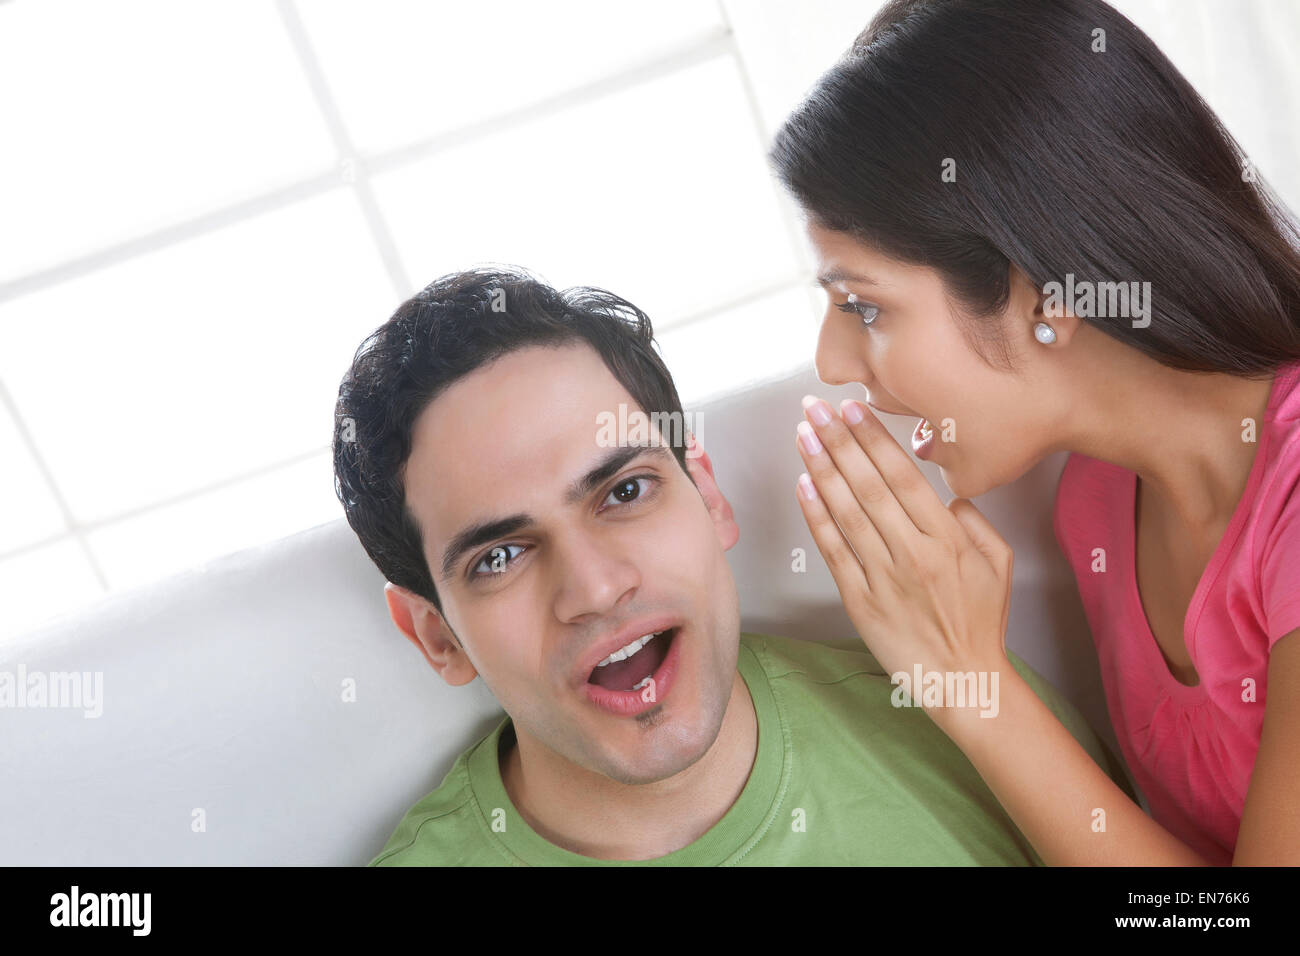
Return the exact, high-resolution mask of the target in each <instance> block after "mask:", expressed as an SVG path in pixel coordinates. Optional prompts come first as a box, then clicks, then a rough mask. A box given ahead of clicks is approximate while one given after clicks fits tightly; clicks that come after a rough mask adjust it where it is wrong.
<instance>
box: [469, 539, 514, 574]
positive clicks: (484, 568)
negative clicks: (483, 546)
mask: <svg viewBox="0 0 1300 956" xmlns="http://www.w3.org/2000/svg"><path fill="white" fill-rule="evenodd" d="M511 549H514V550H515V551H517V552H521V551H523V550H524V549H523V547H522V546H521V545H518V544H498V545H497V546H496V547H495V548H493V549H492V550H491V551H489V552H488V553H487V554H485V555H484V556H483V560H481V561H479V563H478V564H477V565H475V566H474V573H475V574H501V573H502V572H504V571H505V570H506V569H507V568H508V567H509V566H510V562H511V561H512V560H513V558H512V557H511V554H510V551H511Z"/></svg>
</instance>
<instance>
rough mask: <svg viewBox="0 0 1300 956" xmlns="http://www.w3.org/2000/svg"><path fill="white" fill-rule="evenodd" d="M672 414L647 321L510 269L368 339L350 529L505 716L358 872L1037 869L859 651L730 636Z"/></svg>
mask: <svg viewBox="0 0 1300 956" xmlns="http://www.w3.org/2000/svg"><path fill="white" fill-rule="evenodd" d="M620 406H622V409H621V410H620ZM665 413H666V416H667V417H657V416H660V415H664V414H665ZM637 414H642V415H646V416H647V417H648V418H650V419H651V422H650V426H649V428H648V429H646V428H641V429H637V428H633V429H629V430H628V433H627V434H616V433H614V431H612V430H611V428H610V423H611V422H613V421H622V422H625V423H626V422H629V421H636V415H637ZM674 415H675V417H674ZM681 420H682V416H681V403H680V401H679V399H678V396H677V391H676V388H675V387H674V385H673V382H672V378H671V376H670V375H669V374H668V370H667V369H666V368H665V367H664V364H663V362H662V360H661V359H660V358H659V356H658V354H657V353H656V351H655V349H654V346H653V333H652V329H651V326H650V322H649V320H648V318H647V317H646V316H645V315H644V314H643V313H641V312H640V311H639V310H638V309H636V308H635V307H634V306H633V305H631V304H630V303H628V302H626V301H624V300H622V299H620V298H618V297H616V296H613V295H610V294H608V293H605V292H601V291H599V290H592V289H577V290H568V291H567V292H564V293H560V292H557V291H556V290H554V289H552V288H549V287H548V286H546V285H544V284H543V283H541V282H538V281H536V280H535V279H533V278H531V277H530V276H528V275H526V274H524V273H517V272H510V271H500V270H496V271H472V272H467V273H461V274H456V275H451V276H446V277H444V278H442V279H439V280H437V281H435V282H434V283H432V284H431V285H429V286H428V287H427V288H426V289H424V290H423V291H422V292H421V293H419V294H418V295H417V296H415V297H414V298H412V299H411V300H409V301H408V302H406V303H404V304H403V305H402V306H401V307H400V308H399V309H398V310H397V312H396V313H395V314H394V315H393V317H392V318H391V319H390V320H389V321H388V322H387V323H386V324H385V325H383V326H381V327H380V328H379V329H378V330H377V331H376V332H375V333H374V334H373V335H371V336H370V337H369V338H368V339H367V340H366V342H365V343H363V345H362V347H361V348H360V349H359V350H358V352H357V355H356V357H355V359H354V361H353V364H352V367H351V369H350V370H349V371H348V373H347V375H346V376H345V377H344V380H343V383H342V386H341V387H340V390H339V401H338V407H337V412H336V425H337V431H336V438H335V444H334V462H335V475H336V490H337V492H338V495H339V498H340V500H341V501H342V502H343V504H344V508H345V511H346V513H347V518H348V521H349V523H350V524H351V526H352V528H353V529H354V530H355V531H356V533H357V535H358V537H359V538H360V539H361V542H362V544H363V545H364V546H365V548H366V551H367V552H368V553H369V554H370V556H371V558H372V559H373V560H374V561H375V563H376V564H377V565H378V566H379V568H380V570H381V571H382V572H383V573H384V575H385V577H386V578H387V580H388V582H389V583H388V585H387V587H386V592H385V593H386V596H387V600H388V606H389V610H390V613H391V615H392V618H393V621H394V623H395V624H396V625H397V627H398V629H399V630H400V631H401V632H402V633H403V634H405V635H406V637H407V638H408V639H410V641H411V642H412V643H413V644H414V645H415V646H416V647H417V648H419V650H420V651H421V652H422V653H423V655H424V657H425V658H426V659H427V660H428V662H429V664H430V665H431V666H432V667H433V668H434V669H435V670H436V671H437V672H438V673H439V674H440V675H441V676H442V677H443V679H444V680H446V681H447V683H449V684H451V685H456V686H458V685H461V684H466V683H468V682H469V681H471V680H473V679H474V678H475V677H476V676H477V677H481V678H482V679H483V681H484V683H485V684H486V685H487V687H488V688H489V689H490V690H491V691H492V693H493V694H494V695H495V697H496V699H497V700H498V701H500V703H501V705H502V707H503V708H504V709H505V711H506V713H507V715H508V716H507V717H506V718H505V719H504V720H503V721H502V722H501V724H500V725H499V726H498V727H497V729H496V730H495V731H494V732H493V733H491V734H490V735H488V736H487V737H486V738H484V739H482V740H480V741H479V742H478V743H476V744H475V745H474V746H472V747H470V748H469V749H468V750H467V751H465V752H464V753H463V754H462V755H461V756H460V758H459V759H458V760H457V762H456V764H455V766H454V767H453V768H452V770H451V771H450V772H449V773H448V775H447V776H446V778H445V779H444V780H443V782H442V784H441V785H440V786H439V787H438V789H437V790H435V791H434V792H432V793H430V794H429V795H428V796H426V797H425V798H424V799H423V800H421V801H420V802H419V803H418V804H417V805H416V806H415V807H413V808H412V809H411V810H410V811H409V812H408V813H407V814H406V816H405V817H404V818H403V819H402V821H401V822H400V823H399V825H398V827H397V829H396V831H395V832H394V833H393V835H392V837H391V839H390V840H389V841H388V843H387V845H386V846H385V847H384V848H383V850H382V851H381V852H380V853H379V854H378V855H377V856H376V857H375V858H374V859H373V860H372V861H371V865H377V866H412V865H449V864H452V865H456V864H459V865H479V864H485V865H497V864H540V865H555V864H560V865H565V864H582V865H595V864H602V863H603V864H610V863H618V862H622V863H628V862H644V863H654V864H681V865H716V864H734V863H747V864H759V865H762V864H804V863H807V864H1032V863H1039V862H1041V860H1039V858H1038V857H1037V856H1036V855H1035V853H1034V851H1033V849H1032V848H1031V847H1030V844H1029V842H1028V841H1027V840H1026V839H1025V838H1024V837H1023V836H1022V835H1021V834H1020V832H1019V831H1018V830H1017V829H1016V827H1015V825H1014V824H1013V823H1012V821H1011V820H1010V818H1009V817H1008V816H1007V815H1006V813H1005V812H1004V811H1003V810H1002V809H1001V807H1000V806H999V804H998V802H997V800H996V799H995V798H994V796H993V794H992V793H991V792H990V791H989V790H988V788H987V787H986V786H985V785H984V783H983V781H982V780H981V779H980V777H979V775H978V774H977V773H976V772H975V770H974V768H973V767H972V766H971V764H970V763H969V761H967V759H966V758H965V757H964V755H963V754H962V753H961V752H960V750H958V749H957V748H956V747H955V746H954V745H953V744H952V743H951V742H950V741H949V740H948V738H947V737H946V736H945V735H944V733H943V732H942V731H941V730H939V729H938V728H937V727H936V726H935V725H934V724H933V722H932V721H931V720H930V719H929V718H928V717H927V716H926V715H925V714H924V713H923V712H922V711H921V710H920V709H919V708H913V707H898V706H896V702H897V700H898V695H897V694H895V693H894V687H893V685H892V683H891V681H890V678H889V677H888V676H887V675H886V674H885V673H884V672H883V671H882V670H881V669H880V668H879V666H878V665H877V664H876V661H875V660H874V658H872V657H871V655H870V654H869V653H867V651H866V649H865V647H863V645H862V642H861V641H857V640H853V641H849V642H846V644H845V646H844V647H841V648H836V647H830V646H827V645H822V644H814V643H807V642H801V641H794V640H790V639H786V638H781V637H771V636H762V635H751V634H741V632H740V610H739V607H738V600H737V592H736V587H735V582H734V581H733V579H732V576H731V571H730V568H729V566H728V564H727V561H726V556H725V552H726V550H727V549H729V548H731V547H732V546H733V545H734V544H735V543H736V541H737V538H738V535H739V530H738V528H737V526H736V523H735V521H734V519H733V517H732V511H731V507H730V505H729V504H728V503H727V500H726V498H725V497H724V496H723V495H722V493H721V491H720V490H719V489H718V486H717V484H716V482H715V481H714V475H713V466H712V463H711V462H710V460H709V458H708V456H707V454H704V452H703V449H702V448H700V446H699V445H698V444H696V443H694V442H693V440H691V439H689V438H687V437H683V436H682V435H681V433H680V432H678V433H677V434H671V432H673V429H669V430H668V432H669V434H665V433H664V432H663V431H662V430H661V429H659V428H658V427H656V424H655V423H663V422H665V421H666V422H681ZM1013 663H1014V664H1015V666H1016V667H1017V669H1018V670H1020V671H1021V673H1022V674H1025V675H1026V678H1027V679H1029V680H1030V681H1031V682H1032V683H1033V685H1034V687H1035V689H1036V690H1037V691H1038V692H1039V694H1040V696H1041V697H1043V699H1044V700H1045V701H1046V702H1047V703H1048V704H1049V706H1050V707H1051V708H1052V709H1053V711H1055V712H1056V713H1057V714H1058V715H1060V716H1061V717H1062V719H1063V720H1064V721H1065V722H1066V723H1067V726H1069V727H1071V729H1072V732H1073V733H1074V734H1075V735H1076V737H1077V738H1078V739H1079V740H1080V742H1081V743H1083V744H1084V746H1085V747H1087V748H1088V749H1089V752H1090V753H1092V754H1093V756H1094V759H1096V760H1097V761H1098V763H1099V764H1100V765H1101V766H1103V767H1105V768H1106V769H1107V770H1108V772H1110V773H1111V775H1112V777H1114V779H1116V780H1117V781H1118V782H1120V783H1121V785H1122V786H1125V787H1126V786H1127V785H1126V784H1124V783H1123V774H1122V772H1121V771H1120V770H1119V769H1118V766H1117V764H1115V763H1114V761H1113V757H1112V756H1111V755H1110V754H1109V752H1108V751H1107V750H1106V748H1105V747H1104V745H1102V744H1101V742H1100V741H1099V740H1098V739H1097V738H1096V737H1095V735H1094V734H1093V733H1092V731H1091V730H1090V729H1089V728H1088V727H1087V724H1086V723H1085V722H1084V721H1083V719H1082V717H1081V716H1080V715H1079V714H1078V713H1077V712H1076V711H1075V710H1074V709H1073V708H1072V707H1071V706H1070V705H1069V704H1068V703H1067V702H1065V701H1064V700H1062V699H1060V698H1059V697H1058V696H1057V695H1056V694H1055V692H1054V691H1053V690H1052V689H1051V688H1050V687H1049V686H1048V685H1047V684H1046V683H1045V682H1044V681H1042V679H1041V678H1039V677H1037V675H1034V674H1033V673H1032V671H1028V668H1027V666H1026V665H1024V664H1023V662H1020V661H1018V660H1014V661H1013ZM994 719H996V718H994ZM1090 822H1091V821H1090V820H1081V821H1080V824H1079V825H1080V826H1088V825H1089V823H1090Z"/></svg>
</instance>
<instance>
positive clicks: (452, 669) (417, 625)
mask: <svg viewBox="0 0 1300 956" xmlns="http://www.w3.org/2000/svg"><path fill="white" fill-rule="evenodd" d="M384 598H385V599H386V600H387V601H388V613H389V615H390V616H391V617H392V618H393V623H394V624H396V625H397V629H398V630H399V631H401V632H402V633H403V634H405V635H406V637H407V639H408V640H409V641H410V642H411V643H412V644H414V645H415V646H416V647H417V648H419V650H420V652H421V653H422V654H423V655H424V657H425V659H426V660H427V661H428V662H429V664H430V665H431V666H432V667H433V669H434V670H436V671H437V672H438V673H439V674H440V675H442V679H443V680H445V681H446V682H447V683H448V684H450V685H451V686H452V687H459V686H460V685H462V684H468V683H469V682H470V681H472V680H473V679H474V678H475V677H477V676H478V670H477V669H476V668H475V667H474V665H473V663H471V661H470V659H469V656H468V655H466V653H465V649H464V648H462V647H461V646H460V641H459V640H457V638H456V635H455V634H454V633H453V632H452V630H451V627H450V626H449V625H448V624H447V621H446V619H445V618H444V617H443V616H442V615H441V614H439V613H438V609H437V608H435V607H434V606H433V605H432V604H430V603H429V602H428V601H426V600H425V599H424V598H422V597H420V595H418V594H416V593H415V592H414V591H410V590H408V589H407V588H404V587H399V586H398V585H396V584H394V583H393V582H392V581H386V582H385V583H384Z"/></svg>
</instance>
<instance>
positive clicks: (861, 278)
mask: <svg viewBox="0 0 1300 956" xmlns="http://www.w3.org/2000/svg"><path fill="white" fill-rule="evenodd" d="M817 281H818V283H820V284H821V285H824V286H826V285H833V284H834V283H836V282H857V283H859V284H861V285H885V283H883V282H877V281H876V280H875V279H873V278H871V276H865V275H858V274H856V273H853V272H846V271H845V270H844V269H831V270H829V271H828V272H823V273H822V274H821V275H819V276H818V277H817Z"/></svg>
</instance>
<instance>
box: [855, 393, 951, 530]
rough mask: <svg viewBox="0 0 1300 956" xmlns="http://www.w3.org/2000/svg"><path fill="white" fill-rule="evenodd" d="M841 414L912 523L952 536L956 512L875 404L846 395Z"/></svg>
mask: <svg viewBox="0 0 1300 956" xmlns="http://www.w3.org/2000/svg"><path fill="white" fill-rule="evenodd" d="M840 418H841V420H842V421H843V422H844V427H846V428H847V429H848V430H849V432H850V433H851V434H852V435H853V437H854V438H855V439H857V443H858V445H859V446H860V447H861V448H862V450H863V452H865V453H866V455H867V456H868V457H869V458H870V459H871V462H872V464H874V465H875V467H876V470H877V471H879V472H880V475H881V477H882V478H883V479H884V481H885V483H886V484H887V485H888V486H889V488H890V489H891V490H892V491H893V493H894V497H895V499H896V500H897V501H898V504H899V507H901V508H902V509H903V511H904V512H906V514H907V516H908V517H909V518H910V519H911V521H912V524H913V525H914V526H915V527H916V528H918V529H920V530H921V531H922V532H923V533H925V534H928V535H930V536H931V537H935V538H937V537H942V536H948V537H952V535H953V534H954V533H955V532H956V531H957V525H956V522H955V521H954V520H953V517H954V516H953V514H952V513H951V512H950V511H949V510H948V509H947V508H945V507H944V505H943V502H942V501H941V500H940V499H939V496H938V495H937V494H935V491H934V488H932V487H931V486H930V482H929V481H927V480H926V478H925V475H923V474H921V469H920V468H918V467H917V464H916V462H915V461H914V460H913V459H912V456H911V455H909V454H908V453H907V452H905V451H904V450H903V449H902V447H901V446H900V445H899V444H898V442H897V440H895V438H894V436H893V435H891V434H890V433H889V429H887V428H886V427H885V425H884V423H883V422H882V421H881V420H880V419H879V418H877V417H876V416H875V414H874V413H873V412H872V411H871V408H870V407H869V406H867V405H864V404H863V403H862V402H855V401H853V400H852V399H845V400H844V401H842V402H840ZM886 543H888V540H886Z"/></svg>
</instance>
